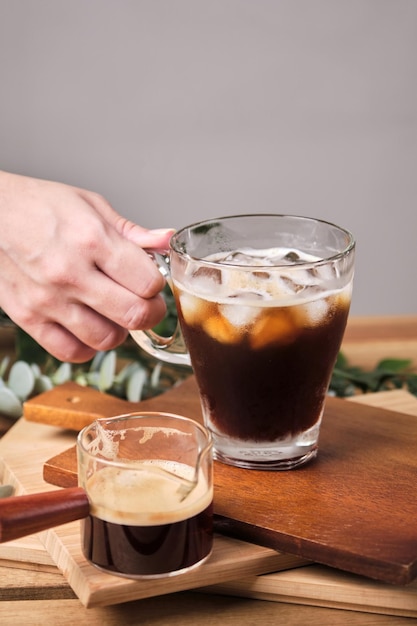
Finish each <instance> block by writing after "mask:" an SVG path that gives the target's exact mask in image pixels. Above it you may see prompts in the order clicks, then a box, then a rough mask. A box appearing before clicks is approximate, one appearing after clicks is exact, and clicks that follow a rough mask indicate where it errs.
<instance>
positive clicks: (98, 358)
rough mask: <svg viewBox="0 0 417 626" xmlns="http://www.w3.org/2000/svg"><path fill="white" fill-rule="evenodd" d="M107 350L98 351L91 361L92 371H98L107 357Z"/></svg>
mask: <svg viewBox="0 0 417 626" xmlns="http://www.w3.org/2000/svg"><path fill="white" fill-rule="evenodd" d="M106 354H107V352H104V351H100V352H96V353H95V355H94V357H93V359H92V361H91V363H90V372H98V371H99V370H100V367H101V364H102V362H103V359H104V358H105V356H106Z"/></svg>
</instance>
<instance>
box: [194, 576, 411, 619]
mask: <svg viewBox="0 0 417 626" xmlns="http://www.w3.org/2000/svg"><path fill="white" fill-rule="evenodd" d="M204 591H206V592H208V593H222V594H225V595H235V596H243V597H246V598H247V597H249V598H255V599H258V600H269V601H273V602H290V603H294V604H306V605H312V606H322V607H329V608H335V609H348V610H355V611H363V612H367V613H379V614H383V615H398V616H403V617H417V583H416V582H414V583H411V584H410V585H407V586H405V587H397V586H393V585H389V584H386V583H380V582H377V581H373V580H370V579H369V578H364V577H362V576H357V575H354V574H347V573H346V572H341V571H340V570H335V569H333V568H330V567H326V566H325V565H310V566H308V567H302V568H301V569H299V570H298V569H297V570H295V569H293V570H288V571H286V572H278V573H273V574H265V575H263V576H254V577H252V578H246V579H240V580H236V581H231V582H229V583H225V584H220V585H213V586H210V587H206V588H205V589H204Z"/></svg>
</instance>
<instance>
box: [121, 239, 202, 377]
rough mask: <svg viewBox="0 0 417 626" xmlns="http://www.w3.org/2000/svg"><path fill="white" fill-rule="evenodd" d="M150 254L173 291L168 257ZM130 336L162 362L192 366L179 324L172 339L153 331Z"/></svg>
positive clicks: (143, 331)
mask: <svg viewBox="0 0 417 626" xmlns="http://www.w3.org/2000/svg"><path fill="white" fill-rule="evenodd" d="M148 252H149V251H148ZM149 254H150V256H151V257H152V259H153V260H154V261H155V263H156V265H157V266H158V268H159V271H160V272H161V274H162V275H163V276H164V278H165V279H166V281H167V283H168V285H169V286H170V288H171V290H172V280H171V271H170V264H169V257H168V255H163V254H161V253H158V252H155V251H150V252H149ZM130 335H131V337H132V339H133V340H134V341H135V342H136V343H137V344H138V346H139V347H140V348H142V350H144V351H145V352H147V353H148V354H150V355H151V356H153V357H155V358H157V359H159V360H160V361H165V362H166V363H172V364H174V365H189V366H190V365H191V361H190V355H189V354H188V351H187V348H186V345H185V342H184V338H183V336H182V333H181V329H180V327H179V323H178V322H177V327H176V329H175V331H174V333H173V335H171V337H161V335H158V333H156V332H155V331H153V330H131V331H130Z"/></svg>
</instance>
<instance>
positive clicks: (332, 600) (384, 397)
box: [0, 391, 417, 617]
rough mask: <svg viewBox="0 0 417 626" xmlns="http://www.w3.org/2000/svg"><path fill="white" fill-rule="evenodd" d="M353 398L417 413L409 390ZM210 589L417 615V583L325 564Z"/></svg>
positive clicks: (242, 577)
mask: <svg viewBox="0 0 417 626" xmlns="http://www.w3.org/2000/svg"><path fill="white" fill-rule="evenodd" d="M351 400H352V401H354V402H362V403H365V402H366V403H368V404H372V405H373V406H383V407H384V408H388V409H393V410H398V411H401V412H404V413H405V412H407V413H409V414H412V415H416V416H417V399H416V398H414V397H413V396H411V395H410V394H408V393H406V392H404V391H390V392H383V393H379V394H372V395H368V396H358V397H355V398H352V399H351ZM46 428H49V427H46ZM52 432H53V431H52ZM0 444H1V441H0ZM66 446H67V442H66V443H65V444H64V445H63V446H62V448H61V449H65V448H66ZM51 451H52V453H53V450H51V448H49V449H48V454H49V453H50V452H51ZM1 454H2V450H1V446H0V455H1ZM44 486H45V485H44ZM62 528H64V527H62ZM27 539H29V538H27ZM21 541H23V540H19V542H18V543H20V542H21ZM5 546H6V544H3V546H1V545H0V558H1V554H2V552H1V550H2V549H3V548H4V547H5ZM20 550H21V555H22V556H23V554H24V547H21V548H20ZM205 590H206V591H210V592H211V593H224V594H230V595H238V596H245V597H252V598H260V599H263V600H270V601H277V602H288V603H295V604H304V605H311V606H323V607H334V608H340V609H349V610H353V611H367V612H370V613H380V614H386V615H401V616H408V617H413V616H417V584H416V583H412V584H411V585H408V586H406V587H404V586H401V587H397V586H392V585H389V584H384V583H378V582H376V581H372V580H370V579H367V578H363V577H360V576H356V575H350V574H346V573H343V572H340V571H337V570H334V569H332V568H327V567H324V566H319V565H311V566H308V567H302V568H299V569H291V570H289V571H285V572H279V573H271V574H267V575H262V576H248V577H245V576H240V577H238V578H237V579H236V580H235V581H233V582H230V583H229V582H228V583H221V584H217V585H209V586H207V585H205Z"/></svg>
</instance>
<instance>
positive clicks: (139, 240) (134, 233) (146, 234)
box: [123, 223, 175, 250]
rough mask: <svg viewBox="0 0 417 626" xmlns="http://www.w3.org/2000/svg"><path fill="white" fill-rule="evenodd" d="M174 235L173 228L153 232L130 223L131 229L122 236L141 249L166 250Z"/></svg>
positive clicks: (126, 230)
mask: <svg viewBox="0 0 417 626" xmlns="http://www.w3.org/2000/svg"><path fill="white" fill-rule="evenodd" d="M174 233H175V228H157V229H155V230H148V229H146V228H142V227H141V226H138V225H137V224H132V223H131V227H130V228H128V229H125V230H124V232H123V236H124V237H126V239H129V241H132V242H133V243H135V244H137V245H138V246H140V247H141V248H153V249H155V250H167V249H168V248H169V241H170V239H171V237H172V235H173V234H174Z"/></svg>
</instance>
